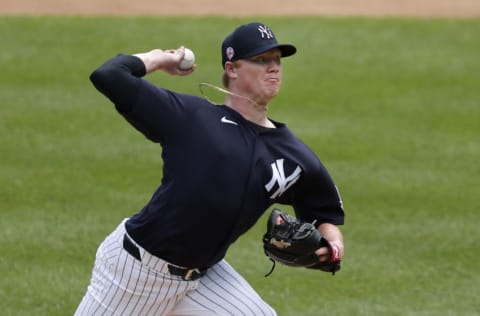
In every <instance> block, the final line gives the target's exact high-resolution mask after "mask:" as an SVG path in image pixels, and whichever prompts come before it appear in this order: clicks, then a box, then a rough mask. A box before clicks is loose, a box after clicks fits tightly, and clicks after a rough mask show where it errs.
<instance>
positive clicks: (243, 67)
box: [75, 23, 344, 316]
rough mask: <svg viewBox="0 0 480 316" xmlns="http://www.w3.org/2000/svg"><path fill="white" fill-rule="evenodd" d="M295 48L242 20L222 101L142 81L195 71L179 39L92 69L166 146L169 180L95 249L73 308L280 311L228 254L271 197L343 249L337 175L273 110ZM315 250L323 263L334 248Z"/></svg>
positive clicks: (225, 48)
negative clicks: (285, 61)
mask: <svg viewBox="0 0 480 316" xmlns="http://www.w3.org/2000/svg"><path fill="white" fill-rule="evenodd" d="M295 52H296V48H295V46H293V45H290V44H279V43H278V42H277V40H276V38H275V36H274V33H273V32H272V30H271V29H270V28H269V27H268V26H266V25H264V24H261V23H249V24H245V25H241V26H239V27H238V28H236V29H235V30H234V31H233V32H232V33H231V34H230V35H228V36H227V37H226V38H225V40H224V41H223V43H222V51H221V56H222V66H223V70H224V75H223V83H224V85H225V90H226V91H227V92H228V93H227V94H226V98H225V101H224V104H223V105H214V104H212V103H210V102H209V101H208V100H206V99H204V98H202V97H197V96H194V95H189V94H183V93H179V92H174V91H170V90H167V89H164V88H161V87H158V86H156V85H153V84H152V83H150V82H149V81H147V80H145V79H143V77H144V76H145V75H146V74H149V73H152V72H155V71H160V72H164V73H166V74H170V75H179V76H187V75H189V74H191V73H192V72H193V71H195V69H196V65H193V66H192V67H191V68H189V69H186V70H185V69H180V67H179V64H180V62H181V60H182V57H183V54H184V48H183V47H181V48H179V49H178V50H161V49H154V50H152V51H149V52H145V53H139V54H134V55H117V56H115V57H113V58H111V59H110V60H108V61H106V62H105V63H104V64H103V65H101V66H100V67H99V68H98V69H96V70H95V71H94V72H93V73H92V75H91V77H90V78H91V81H92V82H93V84H94V85H95V87H96V88H97V89H98V90H99V91H100V92H101V93H103V94H104V95H105V96H106V97H108V98H109V99H110V100H111V101H112V102H113V104H114V105H115V108H116V110H117V111H118V112H119V113H120V114H121V115H122V116H123V117H124V118H125V119H126V120H127V121H128V122H129V123H130V124H131V125H132V126H133V127H134V128H136V129H137V130H138V131H140V132H141V133H143V135H145V136H146V138H148V139H149V140H150V141H152V142H156V143H158V144H159V145H160V146H161V147H162V159H163V178H162V180H161V185H160V186H159V187H158V189H157V190H156V191H155V192H154V193H153V195H152V197H151V199H150V200H149V201H148V202H147V203H146V205H145V206H144V207H143V208H142V209H141V210H140V211H139V212H138V213H136V214H134V215H133V216H131V217H130V218H127V219H125V220H123V221H122V222H121V223H120V225H118V227H117V228H116V229H115V230H114V231H113V232H112V233H111V234H110V235H109V236H107V237H106V239H105V240H104V241H103V242H102V243H101V245H100V246H99V248H98V251H97V254H96V259H95V264H94V268H93V273H92V277H91V281H90V285H89V286H88V289H87V291H86V294H85V296H84V297H83V300H82V301H81V303H80V305H79V306H78V308H77V310H76V313H75V315H89V316H91V315H256V316H258V315H276V313H275V311H274V309H273V308H272V307H271V306H270V305H269V304H267V303H266V302H265V301H264V300H263V299H262V298H261V297H260V296H259V295H258V294H257V293H256V291H255V290H254V289H253V288H252V287H251V286H250V285H249V284H248V283H247V282H246V280H245V279H244V278H243V277H242V276H241V275H240V274H239V273H237V272H236V271H235V270H234V269H233V268H232V267H231V266H230V265H229V264H228V263H227V262H226V261H225V259H224V256H225V254H226V252H227V250H228V248H229V246H230V245H231V244H232V243H234V242H235V240H237V238H238V237H239V236H240V235H242V234H243V233H245V232H246V231H247V230H249V229H250V228H251V227H252V226H253V225H254V224H255V222H256V221H257V220H258V219H259V217H260V216H262V214H263V213H264V212H265V211H266V210H267V209H268V208H269V207H271V206H272V205H273V204H275V203H279V204H287V205H291V206H292V207H293V209H294V210H295V212H296V215H297V216H298V217H299V218H301V219H303V220H305V221H309V222H313V221H314V220H316V222H315V223H316V225H317V227H318V228H317V229H318V230H319V232H320V233H321V235H322V236H324V238H326V239H328V240H329V241H331V242H332V243H334V244H335V245H336V247H337V250H338V251H340V253H341V254H340V256H342V255H343V237H342V234H341V231H340V229H339V228H338V225H341V224H343V222H344V211H343V207H342V202H341V199H340V196H339V193H338V190H337V188H336V186H335V184H334V182H333V181H332V179H331V177H330V176H329V174H328V172H327V170H326V169H325V168H324V166H323V165H322V163H321V162H320V161H319V159H318V158H317V157H316V155H315V154H314V153H313V152H312V151H311V150H310V149H309V148H308V147H307V146H306V145H305V144H304V143H303V142H302V141H300V140H299V139H298V138H297V137H296V136H294V134H293V133H292V132H291V131H290V130H289V129H288V127H287V126H286V125H285V124H284V123H280V122H277V121H274V120H272V119H270V118H269V117H268V116H267V112H268V106H269V102H270V101H271V100H272V99H273V98H274V97H275V96H276V95H277V94H278V92H279V89H280V84H281V81H282V64H281V60H282V58H283V57H287V56H291V55H293V54H295ZM296 106H300V105H296ZM138 154H139V155H141V154H142V153H138ZM159 173H160V172H159ZM315 253H316V254H317V255H318V259H319V262H321V261H324V260H327V257H328V250H327V248H326V247H322V248H319V249H318V250H317V251H316V252H315Z"/></svg>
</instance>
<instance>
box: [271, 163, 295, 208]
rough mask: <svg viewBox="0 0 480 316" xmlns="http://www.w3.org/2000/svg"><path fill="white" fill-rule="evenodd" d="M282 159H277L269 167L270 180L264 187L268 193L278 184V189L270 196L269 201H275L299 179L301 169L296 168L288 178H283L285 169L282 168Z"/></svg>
mask: <svg viewBox="0 0 480 316" xmlns="http://www.w3.org/2000/svg"><path fill="white" fill-rule="evenodd" d="M283 161H284V160H283V159H277V160H276V161H275V162H274V163H272V164H271V165H270V166H271V167H272V179H270V181H269V182H268V183H267V184H266V185H265V189H267V191H268V192H271V191H272V190H273V187H274V186H275V183H278V189H277V190H276V191H275V192H273V194H272V195H270V198H271V199H275V198H277V197H279V196H280V195H282V194H283V193H284V192H285V191H287V190H288V188H290V187H291V186H292V185H293V184H294V183H295V182H297V181H298V179H300V174H301V173H302V169H300V166H297V168H295V170H294V171H293V172H292V174H290V175H289V176H288V177H285V169H284V168H283Z"/></svg>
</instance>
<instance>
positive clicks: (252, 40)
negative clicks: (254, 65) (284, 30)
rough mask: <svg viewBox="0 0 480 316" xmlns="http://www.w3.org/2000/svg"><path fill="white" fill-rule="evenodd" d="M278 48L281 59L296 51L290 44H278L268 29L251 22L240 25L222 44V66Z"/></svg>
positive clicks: (263, 25)
mask: <svg viewBox="0 0 480 316" xmlns="http://www.w3.org/2000/svg"><path fill="white" fill-rule="evenodd" d="M274 48H278V49H280V51H281V53H282V57H288V56H291V55H293V54H295V52H296V51H297V48H296V47H295V46H293V45H291V44H278V42H277V39H276V38H275V35H274V34H273V32H272V30H271V29H270V27H268V26H267V25H265V24H262V23H258V22H253V23H249V24H245V25H241V26H239V27H238V28H236V29H235V30H234V31H233V32H232V33H231V34H230V35H228V36H227V37H226V38H225V40H224V41H223V43H222V66H223V68H225V63H226V62H227V61H235V60H239V59H245V58H249V57H253V56H256V55H259V54H262V53H264V52H266V51H269V50H271V49H274Z"/></svg>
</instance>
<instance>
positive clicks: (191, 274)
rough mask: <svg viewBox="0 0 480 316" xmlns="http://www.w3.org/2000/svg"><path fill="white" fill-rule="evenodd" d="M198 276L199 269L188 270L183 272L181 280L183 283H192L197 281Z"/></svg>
mask: <svg viewBox="0 0 480 316" xmlns="http://www.w3.org/2000/svg"><path fill="white" fill-rule="evenodd" d="M199 276H200V270H199V269H190V270H187V271H186V272H185V274H184V275H183V279H184V280H185V281H193V280H196V279H198V277H199Z"/></svg>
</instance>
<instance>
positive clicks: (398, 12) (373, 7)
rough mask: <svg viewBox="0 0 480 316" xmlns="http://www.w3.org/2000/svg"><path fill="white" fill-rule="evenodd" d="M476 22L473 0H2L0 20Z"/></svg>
mask: <svg viewBox="0 0 480 316" xmlns="http://www.w3.org/2000/svg"><path fill="white" fill-rule="evenodd" d="M16 14H26V15H37V14H46V15H65V14H74V15H199V16H202V15H221V16H247V15H319V16H321V15H325V16H332V15H335V16H422V17H433V16H444V17H447V16H449V17H470V18H472V17H480V1H479V0H362V1H359V0H296V1H291V0H261V1H258V0H243V1H241V2H239V1H234V0H225V1H219V0H176V1H160V0H136V1H132V0H77V1H71V0H41V1H38V0H2V1H0V15H16Z"/></svg>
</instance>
